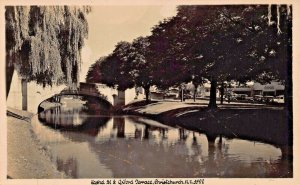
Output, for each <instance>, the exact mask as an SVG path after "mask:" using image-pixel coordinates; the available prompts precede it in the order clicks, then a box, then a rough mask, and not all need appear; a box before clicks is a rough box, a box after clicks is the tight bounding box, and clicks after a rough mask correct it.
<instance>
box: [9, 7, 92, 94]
mask: <svg viewBox="0 0 300 185" xmlns="http://www.w3.org/2000/svg"><path fill="white" fill-rule="evenodd" d="M5 10H6V11H5V21H6V24H5V26H6V65H7V69H12V68H14V69H16V71H17V72H18V74H19V75H20V76H21V77H22V79H23V80H26V81H36V82H37V83H38V84H42V85H43V86H46V85H52V84H61V83H65V84H67V85H68V86H76V85H77V84H78V80H79V74H78V72H79V68H80V63H81V49H82V47H83V45H84V39H85V38H87V36H88V23H87V20H86V14H87V13H89V12H90V10H91V8H90V7H73V6H7V7H6V8H5ZM7 72H8V74H7V79H11V76H12V71H11V70H8V71H7ZM9 86H10V80H8V81H7V93H8V90H9Z"/></svg>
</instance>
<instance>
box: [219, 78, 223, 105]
mask: <svg viewBox="0 0 300 185" xmlns="http://www.w3.org/2000/svg"><path fill="white" fill-rule="evenodd" d="M220 93H221V105H223V101H224V82H222V84H221V89H220Z"/></svg>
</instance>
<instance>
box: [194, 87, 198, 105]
mask: <svg viewBox="0 0 300 185" xmlns="http://www.w3.org/2000/svg"><path fill="white" fill-rule="evenodd" d="M194 87H195V89H194V97H193V98H194V102H196V94H197V89H198V84H194Z"/></svg>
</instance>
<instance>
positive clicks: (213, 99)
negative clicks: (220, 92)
mask: <svg viewBox="0 0 300 185" xmlns="http://www.w3.org/2000/svg"><path fill="white" fill-rule="evenodd" d="M208 107H209V108H211V109H214V108H217V81H216V80H215V79H212V80H211V82H210V95H209V104H208Z"/></svg>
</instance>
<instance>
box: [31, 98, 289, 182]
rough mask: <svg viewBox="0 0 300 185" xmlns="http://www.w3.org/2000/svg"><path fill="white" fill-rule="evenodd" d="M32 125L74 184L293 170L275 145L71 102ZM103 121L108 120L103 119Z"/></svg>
mask: <svg viewBox="0 0 300 185" xmlns="http://www.w3.org/2000/svg"><path fill="white" fill-rule="evenodd" d="M62 101H63V105H62V106H61V107H57V108H54V109H51V110H47V111H45V112H43V113H40V115H39V116H36V117H34V118H33V121H32V124H33V127H34V132H35V134H36V135H37V137H38V139H39V140H40V141H41V142H42V143H43V144H45V145H46V146H48V147H47V149H46V151H47V152H48V154H49V155H50V156H51V158H52V160H53V161H54V162H55V163H56V166H57V168H58V170H60V171H63V172H65V173H66V174H68V175H69V176H71V177H73V178H102V177H104V178H108V177H118V178H121V177H132V178H134V177H149V178H150V177H161V178H165V177H194V178H196V177H280V176H282V175H284V174H285V173H286V171H287V170H288V165H287V162H286V161H284V160H283V159H282V157H281V150H280V149H279V148H276V147H274V146H272V145H269V144H264V143H258V142H253V141H247V140H240V139H226V138H222V139H221V138H220V137H217V138H216V140H215V141H214V142H208V140H207V137H206V135H205V134H200V133H197V132H193V131H189V130H185V129H182V128H174V127H169V126H166V125H163V124H161V123H159V122H156V121H153V120H149V119H145V118H142V117H136V116H104V115H103V114H104V113H103V114H101V113H102V112H103V111H102V108H103V107H101V105H97V104H94V103H88V102H86V101H82V100H78V99H76V100H73V99H71V98H70V97H66V98H63V99H62ZM101 115H102V116H101Z"/></svg>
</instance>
